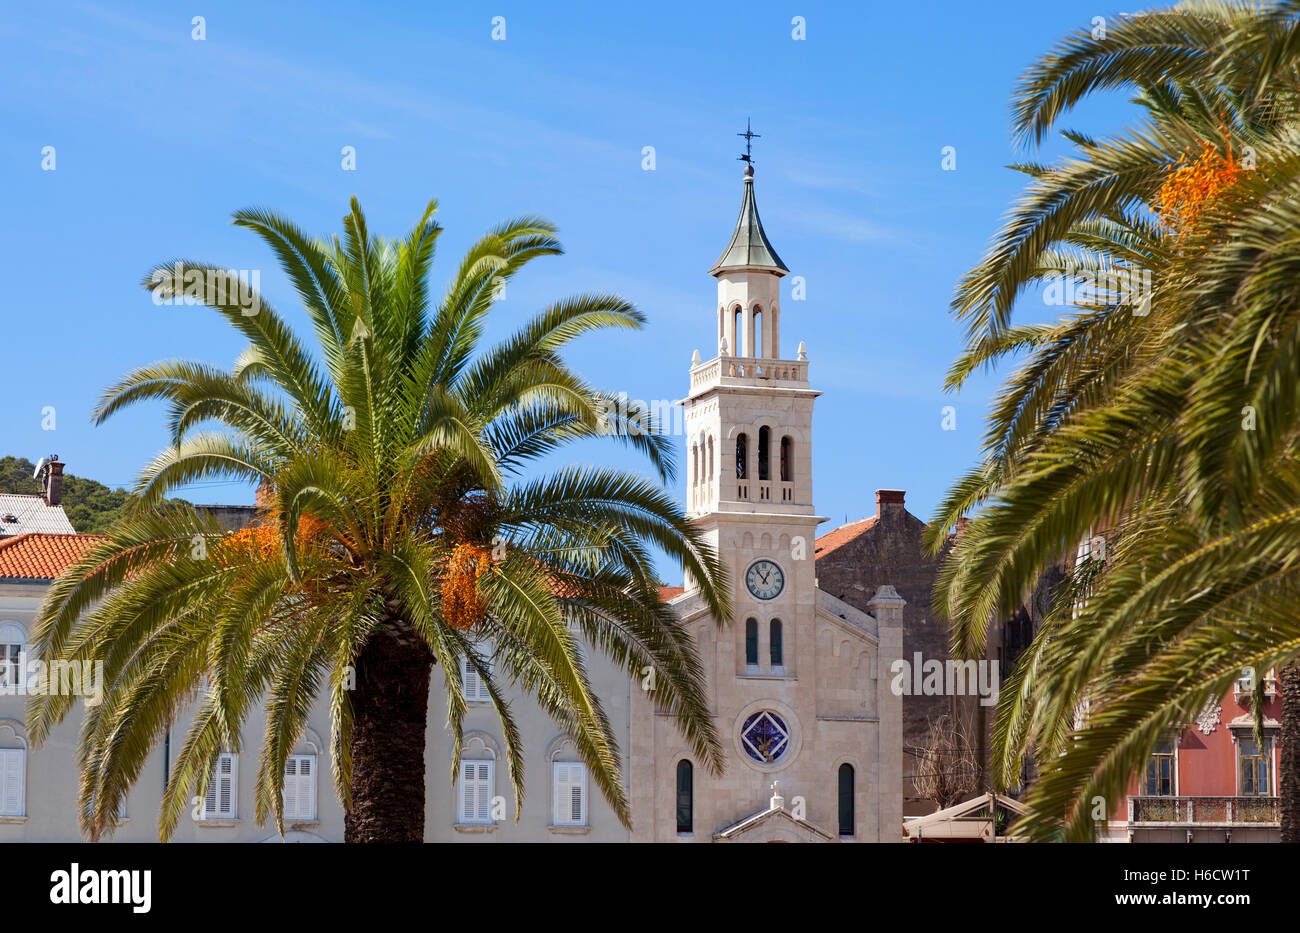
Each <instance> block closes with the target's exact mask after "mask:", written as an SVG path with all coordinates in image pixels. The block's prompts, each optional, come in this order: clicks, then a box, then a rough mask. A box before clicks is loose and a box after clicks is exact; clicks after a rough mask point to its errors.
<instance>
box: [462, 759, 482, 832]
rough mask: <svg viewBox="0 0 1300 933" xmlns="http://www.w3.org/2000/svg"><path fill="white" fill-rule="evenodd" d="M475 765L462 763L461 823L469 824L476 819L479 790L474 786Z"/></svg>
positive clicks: (466, 762) (467, 762) (469, 762)
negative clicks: (475, 803)
mask: <svg viewBox="0 0 1300 933" xmlns="http://www.w3.org/2000/svg"><path fill="white" fill-rule="evenodd" d="M473 772H474V763H473V762H471V761H462V762H461V763H460V821H461V822H462V823H469V822H471V821H473V819H474V800H475V797H476V795H477V794H478V789H477V788H476V787H475V786H474V779H473Z"/></svg>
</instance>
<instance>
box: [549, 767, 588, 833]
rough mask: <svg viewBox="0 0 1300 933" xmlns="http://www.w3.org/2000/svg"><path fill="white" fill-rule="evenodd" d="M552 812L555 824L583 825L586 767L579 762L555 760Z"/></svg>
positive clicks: (585, 811)
mask: <svg viewBox="0 0 1300 933" xmlns="http://www.w3.org/2000/svg"><path fill="white" fill-rule="evenodd" d="M553 783H554V785H555V796H554V813H553V822H554V823H555V825H557V826H585V825H586V822H587V769H586V767H585V766H584V765H582V764H580V763H575V762H571V761H557V762H555V766H554V781H553Z"/></svg>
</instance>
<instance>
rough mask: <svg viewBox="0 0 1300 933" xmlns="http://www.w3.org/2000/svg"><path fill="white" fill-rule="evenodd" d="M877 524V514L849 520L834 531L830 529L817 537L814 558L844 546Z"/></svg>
mask: <svg viewBox="0 0 1300 933" xmlns="http://www.w3.org/2000/svg"><path fill="white" fill-rule="evenodd" d="M875 525H876V516H874V515H873V516H871V518H862V519H859V520H858V521H856V522H849V523H848V524H847V525H841V526H840V527H839V528H836V529H835V530H834V531H828V532H826V534H824V535H822V536H821V537H820V538H818V539H817V541H816V543H815V544H813V559H814V560H816V559H817V558H818V557H825V556H826V555H827V554H829V553H831V552H832V551H834V550H836V549H837V548H842V547H843V546H844V545H846V544H848V543H849V542H850V541H853V540H854V539H855V538H857V537H858V535H860V534H862V533H863V532H864V531H870V530H871V529H872V528H874V527H875Z"/></svg>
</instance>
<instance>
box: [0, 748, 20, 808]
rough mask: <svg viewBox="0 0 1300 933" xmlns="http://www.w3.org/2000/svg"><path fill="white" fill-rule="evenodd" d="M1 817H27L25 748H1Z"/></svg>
mask: <svg viewBox="0 0 1300 933" xmlns="http://www.w3.org/2000/svg"><path fill="white" fill-rule="evenodd" d="M0 816H7V817H25V816H27V749H25V748H0Z"/></svg>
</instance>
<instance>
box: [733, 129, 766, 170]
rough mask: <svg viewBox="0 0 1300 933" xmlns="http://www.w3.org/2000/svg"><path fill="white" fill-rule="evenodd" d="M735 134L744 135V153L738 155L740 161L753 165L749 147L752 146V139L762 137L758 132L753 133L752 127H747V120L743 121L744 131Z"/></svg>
mask: <svg viewBox="0 0 1300 933" xmlns="http://www.w3.org/2000/svg"><path fill="white" fill-rule="evenodd" d="M736 135H737V136H743V137H745V154H744V155H743V156H740V161H741V162H748V163H749V164H750V165H753V164H754V158H753V155H752V153H751V151H750V147H751V146H753V144H754V140H756V139H762V138H763V137H762V136H760V135H759V134H758V133H755V132H754V131H753V130H752V129H750V128H749V121H748V120H746V121H745V132H743V133H737V134H736Z"/></svg>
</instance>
